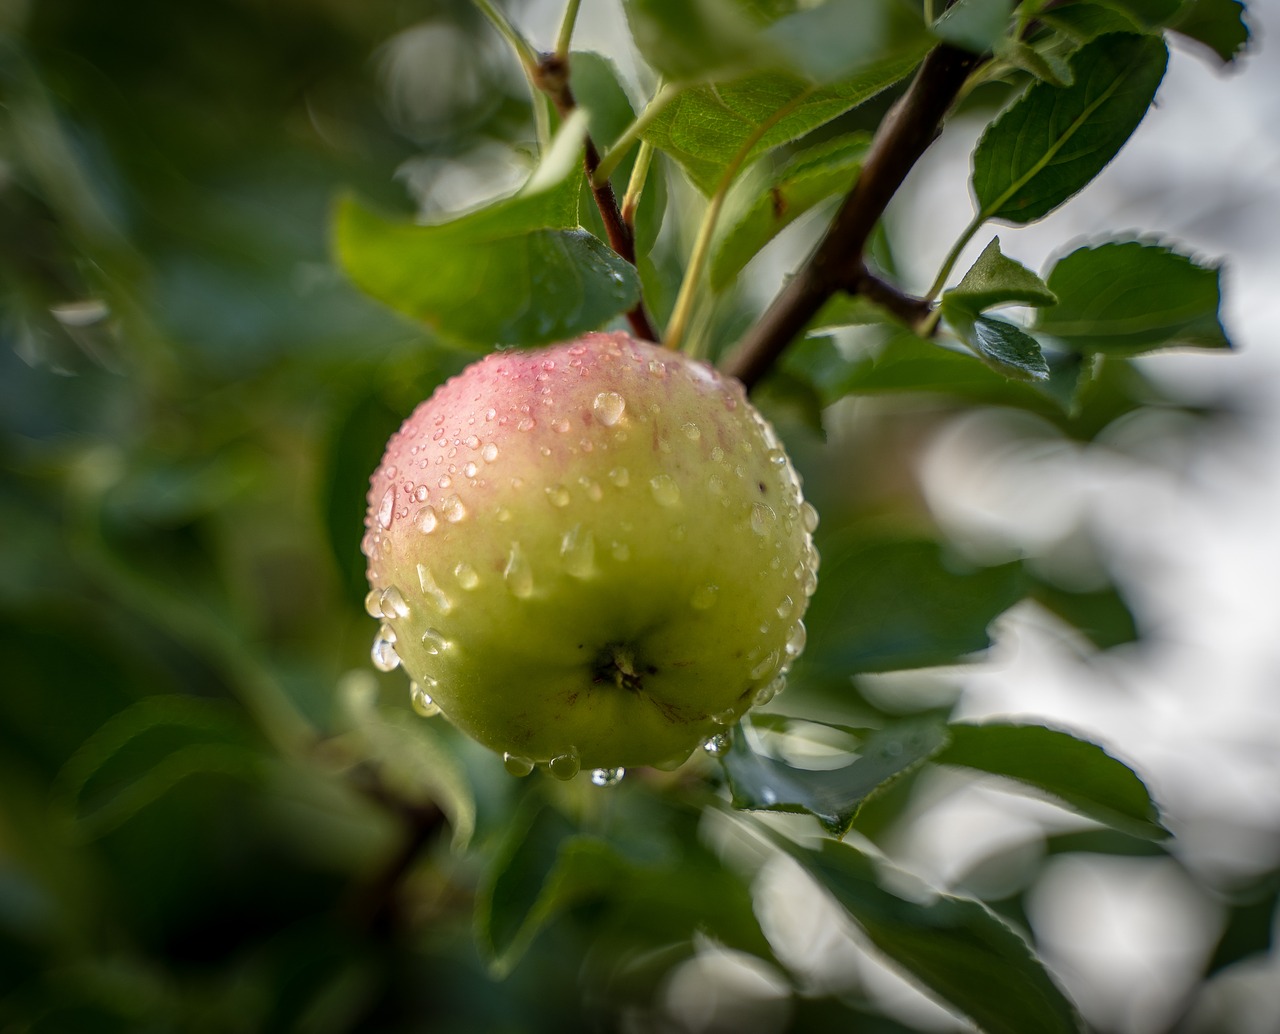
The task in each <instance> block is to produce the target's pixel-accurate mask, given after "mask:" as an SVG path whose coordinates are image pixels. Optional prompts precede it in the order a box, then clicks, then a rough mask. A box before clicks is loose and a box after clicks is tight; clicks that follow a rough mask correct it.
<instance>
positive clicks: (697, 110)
mask: <svg viewBox="0 0 1280 1034" xmlns="http://www.w3.org/2000/svg"><path fill="white" fill-rule="evenodd" d="M923 53H924V51H923V49H921V50H920V51H919V52H918V53H917V52H913V53H911V54H909V55H905V56H903V57H896V58H891V59H888V60H886V61H883V62H878V63H876V64H873V65H871V66H869V67H868V68H866V69H865V70H863V71H861V72H859V73H857V74H855V75H852V76H850V77H849V78H848V79H845V80H843V81H841V82H838V83H834V84H832V85H830V86H824V87H821V88H817V87H815V86H813V84H812V83H809V82H807V81H806V80H805V79H803V78H801V77H800V76H797V75H792V74H789V73H785V72H761V73H757V74H754V75H749V76H744V77H742V78H740V79H735V80H733V81H731V82H726V83H719V84H717V85H716V86H714V87H712V86H698V87H693V88H691V89H687V90H683V91H681V92H680V93H679V94H678V95H677V96H676V98H675V99H674V100H673V101H671V103H670V104H668V105H667V106H666V107H665V108H664V109H663V110H662V111H661V113H660V114H659V115H658V116H657V117H656V118H655V119H654V120H653V122H652V123H650V124H649V126H648V128H647V129H646V130H645V132H644V138H645V139H646V140H648V141H649V142H650V143H651V144H653V146H654V147H656V148H657V149H658V150H660V151H664V152H666V153H667V154H668V155H670V156H671V157H672V158H673V159H674V160H675V161H677V162H679V164H680V166H681V167H682V168H683V169H684V171H685V172H686V173H688V175H689V178H690V179H691V180H692V181H693V184H694V186H696V187H697V188H698V189H699V190H701V191H702V192H703V193H704V194H707V195H710V194H712V193H713V192H714V191H715V189H716V185H717V184H718V183H719V181H720V177H721V176H722V174H723V173H724V170H725V167H726V166H727V165H728V164H729V162H730V161H732V160H733V158H734V157H735V156H736V155H737V154H738V152H739V151H741V150H742V149H743V147H744V146H745V145H746V144H747V142H748V141H749V140H750V139H751V138H752V137H753V136H754V135H755V134H756V133H757V132H758V130H759V128H760V126H761V124H762V123H764V122H765V121H766V120H769V119H776V121H775V122H774V124H773V125H772V126H770V128H769V129H768V130H766V131H765V132H764V133H763V134H762V135H761V136H760V139H759V140H757V141H756V142H755V143H754V144H752V146H751V147H750V148H749V149H748V151H747V154H746V160H747V161H750V160H751V159H753V158H755V157H757V156H759V155H761V154H764V153H765V152H766V151H769V150H771V149H773V148H775V147H778V146H780V145H781V144H785V143H789V142H790V141H792V140H795V139H798V138H799V137H802V136H804V135H805V134H806V133H808V132H810V131H812V130H814V129H817V128H818V127H819V126H821V125H824V124H826V123H827V122H830V121H831V120H832V119H834V118H836V117H837V116H839V115H843V114H844V113H845V112H846V111H848V110H849V109H850V108H853V107H856V106H857V105H859V104H861V103H862V102H863V101H866V100H869V99H870V98H871V97H874V96H875V95H876V94H877V93H879V92H880V91H881V90H884V89H886V88H887V87H889V86H892V85H893V84H894V83H896V82H897V81H898V80H899V79H901V78H902V77H903V76H905V75H906V74H907V73H908V72H910V71H911V69H912V68H914V67H915V65H916V63H917V62H918V61H919V60H920V58H921V57H922V56H923Z"/></svg>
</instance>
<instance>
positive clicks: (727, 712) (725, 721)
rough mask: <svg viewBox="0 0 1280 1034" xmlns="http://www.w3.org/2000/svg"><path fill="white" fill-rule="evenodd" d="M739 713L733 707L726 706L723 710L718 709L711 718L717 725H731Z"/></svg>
mask: <svg viewBox="0 0 1280 1034" xmlns="http://www.w3.org/2000/svg"><path fill="white" fill-rule="evenodd" d="M736 717H737V715H736V713H735V712H734V709H733V708H732V707H728V708H725V709H724V710H723V711H717V712H716V713H715V714H713V715H712V716H711V720H712V721H713V722H715V723H716V725H729V724H731V723H732V722H733V720H734V718H736Z"/></svg>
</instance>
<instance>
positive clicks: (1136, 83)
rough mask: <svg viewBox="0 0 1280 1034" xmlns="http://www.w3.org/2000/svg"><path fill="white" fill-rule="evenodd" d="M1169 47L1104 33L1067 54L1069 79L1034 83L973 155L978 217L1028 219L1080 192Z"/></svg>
mask: <svg viewBox="0 0 1280 1034" xmlns="http://www.w3.org/2000/svg"><path fill="white" fill-rule="evenodd" d="M1167 60H1168V52H1167V51H1166V49H1165V45H1164V43H1163V41H1161V40H1160V39H1158V38H1156V37H1152V36H1136V35H1109V36H1103V37H1100V38H1099V39H1097V40H1095V41H1094V42H1092V43H1090V44H1088V45H1087V46H1086V47H1084V48H1082V49H1081V50H1079V51H1077V52H1076V53H1075V54H1074V55H1072V58H1071V70H1072V76H1073V82H1072V84H1071V85H1070V86H1052V85H1050V84H1049V83H1046V82H1034V83H1032V84H1031V86H1030V87H1029V88H1028V89H1027V92H1026V93H1025V94H1023V95H1022V97H1021V98H1019V99H1018V100H1017V101H1015V102H1014V104H1013V105H1012V106H1011V107H1009V108H1007V109H1005V111H1004V112H1002V113H1001V115H1000V116H999V118H997V119H996V120H995V121H994V122H993V123H991V125H990V126H988V127H987V130H986V132H985V133H983V135H982V139H981V140H979V141H978V146H977V148H976V149H975V151H974V153H973V192H974V195H975V197H976V198H977V199H978V205H979V215H980V217H981V218H982V219H983V220H986V219H1005V220H1008V221H1009V222H1011V223H1016V224H1022V223H1030V222H1034V221H1035V220H1037V219H1039V218H1041V217H1042V216H1044V215H1047V214H1048V213H1049V212H1051V211H1053V209H1055V208H1057V207H1058V205H1060V204H1062V202H1064V201H1066V200H1067V199H1068V198H1070V197H1072V196H1073V195H1074V194H1076V193H1078V192H1079V191H1080V190H1082V189H1083V188H1084V187H1085V186H1086V185H1087V184H1088V183H1089V182H1090V181H1091V180H1092V179H1093V178H1094V177H1095V176H1097V175H1098V173H1099V172H1101V171H1102V169H1103V168H1104V167H1105V166H1106V165H1107V163H1108V162H1110V161H1111V159H1112V158H1114V157H1115V156H1116V153H1117V152H1118V151H1119V150H1120V148H1121V147H1123V146H1124V143H1125V141H1126V140H1128V139H1129V136H1130V134H1132V133H1133V131H1134V130H1135V129H1136V128H1137V126H1138V123H1139V122H1141V121H1142V118H1143V116H1144V115H1145V114H1146V112H1147V108H1148V107H1149V106H1150V104H1151V100H1152V98H1153V97H1154V96H1155V92H1156V87H1158V86H1159V85H1160V80H1161V79H1162V78H1163V77H1164V69H1165V64H1166V63H1167Z"/></svg>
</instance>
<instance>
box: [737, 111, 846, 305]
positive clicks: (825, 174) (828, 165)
mask: <svg viewBox="0 0 1280 1034" xmlns="http://www.w3.org/2000/svg"><path fill="white" fill-rule="evenodd" d="M869 142H870V137H869V136H867V134H865V133H853V134H850V135H848V136H841V137H836V138H835V139H833V140H826V141H823V142H822V143H821V144H817V145H815V146H813V147H810V148H807V149H806V150H803V151H800V152H799V153H797V154H795V155H793V156H792V157H791V158H790V159H789V160H788V161H787V163H786V164H785V165H783V166H782V168H780V169H778V170H777V172H775V173H774V174H773V175H772V176H771V177H770V178H769V180H768V182H767V183H766V184H764V185H763V189H761V190H759V192H758V194H756V196H755V197H754V199H753V200H750V201H749V202H747V203H746V204H745V205H741V206H740V207H738V208H737V210H736V211H734V212H733V213H732V214H731V215H729V216H728V217H727V218H726V217H723V216H722V217H721V220H720V222H719V224H718V225H717V234H716V240H715V242H714V243H713V245H712V249H713V250H712V256H711V286H712V287H714V288H715V289H716V290H720V289H721V288H722V287H724V286H725V285H726V284H727V283H728V282H729V281H730V280H732V279H733V278H734V277H735V276H737V274H738V272H739V271H740V270H741V269H742V267H743V266H745V265H746V264H747V263H748V262H750V261H751V259H752V258H754V257H755V255H756V253H757V252H758V251H759V250H760V249H761V248H763V247H764V246H765V245H766V244H768V243H769V241H771V240H773V238H774V237H776V236H777V235H778V234H779V233H781V232H782V230H783V229H784V228H785V227H787V226H789V225H791V223H793V222H795V220H796V219H798V218H800V216H802V215H804V213H805V212H807V211H809V210H810V209H811V208H813V207H814V206H815V205H817V204H819V203H821V202H822V201H825V200H826V199H827V198H829V197H831V196H832V195H834V194H844V193H846V192H847V191H848V190H849V188H850V187H852V186H853V183H854V181H855V180H856V179H857V178H858V173H859V172H860V171H861V169H862V158H863V156H864V155H865V154H866V150H867V144H868V143H869ZM753 186H754V185H753Z"/></svg>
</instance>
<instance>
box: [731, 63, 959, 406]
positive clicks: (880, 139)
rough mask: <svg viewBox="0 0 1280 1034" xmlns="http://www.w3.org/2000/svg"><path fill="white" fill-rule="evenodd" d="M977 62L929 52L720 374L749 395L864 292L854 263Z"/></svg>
mask: <svg viewBox="0 0 1280 1034" xmlns="http://www.w3.org/2000/svg"><path fill="white" fill-rule="evenodd" d="M981 60H982V58H980V57H979V56H977V55H975V54H970V53H968V52H967V51H963V50H960V49H958V48H956V47H952V46H948V45H946V44H942V45H940V46H937V47H935V48H934V49H933V50H932V51H930V52H929V54H928V56H927V57H925V59H924V62H923V63H922V64H921V65H920V68H919V69H918V70H917V71H916V75H915V78H914V79H913V80H912V81H911V85H910V86H909V87H908V88H907V92H906V93H905V94H903V95H902V97H901V98H899V100H898V101H897V103H896V104H894V106H893V108H892V109H890V111H889V114H888V115H886V116H885V118H884V121H883V122H881V124H880V128H879V130H878V131H877V132H876V135H875V139H874V140H872V142H871V148H870V150H869V151H868V154H867V160H866V161H865V162H864V163H863V166H862V174H861V175H860V176H859V177H858V182H857V183H856V184H854V187H853V190H852V191H850V193H849V196H848V197H846V198H845V201H844V204H843V205H841V207H840V210H839V211H838V212H837V213H836V216H835V218H834V220H832V223H831V226H830V228H829V229H828V230H827V233H826V236H825V237H823V239H822V241H821V242H820V243H819V244H818V246H817V247H816V248H815V249H814V251H813V253H812V254H811V255H810V256H809V258H808V259H807V260H806V262H805V264H804V265H803V266H802V267H801V269H800V271H799V272H798V273H797V274H796V275H795V276H794V277H793V278H792V279H791V280H790V281H789V282H788V283H787V285H786V286H785V287H784V288H783V289H782V291H781V292H779V294H778V296H777V297H776V298H775V299H774V300H773V303H772V304H771V305H770V306H769V308H768V309H767V310H766V311H765V313H764V315H762V316H761V317H760V319H759V320H758V321H757V322H756V324H755V325H754V326H753V327H752V328H751V329H750V330H749V331H748V332H747V333H746V335H745V336H744V337H743V338H742V340H741V341H739V342H738V344H737V346H736V347H735V348H734V350H733V351H732V352H731V353H730V354H729V355H728V356H726V357H725V359H724V361H723V362H722V364H721V365H722V367H723V369H724V370H725V372H727V373H729V374H731V375H732V376H734V377H737V378H738V379H739V380H740V381H742V383H743V384H745V385H746V386H747V387H748V388H750V387H752V386H753V385H754V384H755V383H756V382H757V381H759V380H760V378H761V377H763V376H764V375H765V373H767V372H768V370H769V368H770V367H771V366H772V365H773V363H774V361H775V360H776V359H777V358H778V356H779V355H781V354H782V352H783V350H784V349H785V348H786V347H787V345H789V344H790V343H791V341H792V340H793V339H794V338H795V337H796V336H797V335H798V334H799V333H800V332H801V331H802V330H804V327H805V325H806V324H807V323H808V322H809V320H811V319H812V318H813V316H814V315H815V314H816V313H817V311H818V310H819V309H820V308H822V305H823V303H824V302H826V300H827V299H828V298H830V297H831V296H832V295H834V294H835V293H836V292H837V291H842V290H844V291H850V290H852V291H854V292H857V291H862V290H865V288H866V285H867V284H868V283H869V281H867V280H866V279H865V277H866V271H865V267H864V265H863V259H862V256H863V252H864V251H865V249H866V246H867V240H868V238H869V237H870V236H871V232H872V230H873V229H874V228H875V225H876V223H877V221H879V219H880V217H881V216H882V215H883V214H884V210H885V208H886V207H887V206H888V204H889V201H890V200H891V199H892V198H893V196H894V194H896V193H897V191H898V188H899V187H901V186H902V181H903V180H904V179H906V176H907V173H908V172H910V171H911V169H912V167H913V166H914V165H915V163H916V162H917V161H918V160H919V159H920V156H921V155H922V154H924V152H925V150H926V149H927V148H928V146H929V145H930V144H931V143H932V142H933V140H934V138H935V137H936V136H937V134H938V131H939V128H940V126H941V124H942V120H943V118H944V117H945V116H946V114H947V112H948V111H949V110H950V108H951V105H952V104H953V103H954V102H955V99H956V97H957V96H958V95H959V93H960V90H961V88H962V87H963V86H964V82H965V79H966V78H967V77H968V75H969V73H970V72H971V71H972V70H973V69H974V68H975V67H976V66H977V65H978V64H979V62H980V61H981ZM886 286H887V285H886Z"/></svg>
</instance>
